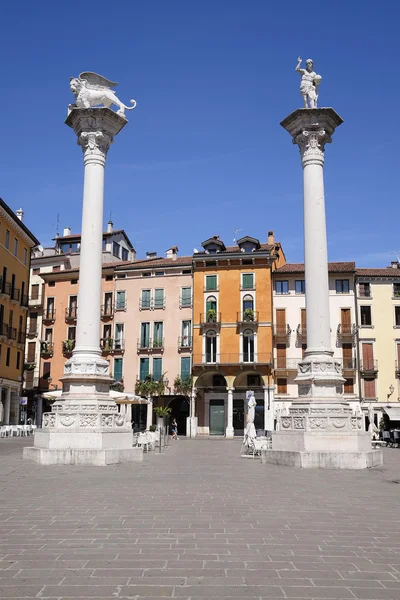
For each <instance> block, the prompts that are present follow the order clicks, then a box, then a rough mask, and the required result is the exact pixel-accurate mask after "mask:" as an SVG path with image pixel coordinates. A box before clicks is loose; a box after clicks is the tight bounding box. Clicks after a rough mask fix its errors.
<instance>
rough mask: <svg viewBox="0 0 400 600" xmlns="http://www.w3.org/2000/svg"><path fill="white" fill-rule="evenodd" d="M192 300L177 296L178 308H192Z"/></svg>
mask: <svg viewBox="0 0 400 600" xmlns="http://www.w3.org/2000/svg"><path fill="white" fill-rule="evenodd" d="M192 306H193V300H192V298H191V297H190V298H186V297H185V298H184V297H183V296H179V308H192Z"/></svg>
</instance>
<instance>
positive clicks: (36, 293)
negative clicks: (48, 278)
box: [31, 283, 39, 300]
mask: <svg viewBox="0 0 400 600" xmlns="http://www.w3.org/2000/svg"><path fill="white" fill-rule="evenodd" d="M38 299H39V285H37V284H36V283H35V284H33V285H32V287H31V300H38Z"/></svg>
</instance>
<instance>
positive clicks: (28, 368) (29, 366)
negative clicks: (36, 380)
mask: <svg viewBox="0 0 400 600" xmlns="http://www.w3.org/2000/svg"><path fill="white" fill-rule="evenodd" d="M35 367H36V365H35V363H25V364H24V371H34V370H35Z"/></svg>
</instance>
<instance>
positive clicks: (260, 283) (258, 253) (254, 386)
mask: <svg viewBox="0 0 400 600" xmlns="http://www.w3.org/2000/svg"><path fill="white" fill-rule="evenodd" d="M202 246H203V251H202V252H197V253H195V254H194V255H193V278H194V281H193V291H194V307H193V368H192V372H193V386H194V388H195V393H196V417H197V432H198V434H199V435H225V436H226V437H228V438H231V437H233V436H234V435H243V431H244V427H245V425H244V423H245V411H246V399H245V397H246V390H253V391H254V392H255V398H256V401H257V409H256V420H255V426H256V429H262V430H265V429H269V430H271V429H273V390H274V382H273V376H272V372H273V358H272V348H273V345H272V284H271V281H272V278H271V272H272V271H273V270H274V269H275V268H277V267H279V266H282V265H284V264H285V256H284V254H283V251H282V248H281V246H280V244H279V243H276V242H275V241H274V235H273V232H272V231H270V232H269V234H268V243H266V244H261V243H260V242H259V240H257V239H255V238H252V237H247V236H246V237H243V238H241V239H240V240H238V241H237V245H235V246H230V247H226V246H225V245H224V243H223V241H222V240H220V239H219V237H218V236H214V237H212V238H210V239H208V240H206V241H205V242H203V244H202Z"/></svg>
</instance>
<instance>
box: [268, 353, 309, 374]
mask: <svg viewBox="0 0 400 600" xmlns="http://www.w3.org/2000/svg"><path fill="white" fill-rule="evenodd" d="M301 360H302V359H301V358H286V356H282V357H281V356H278V357H276V358H275V362H274V367H275V371H278V372H281V371H285V372H289V371H293V372H295V373H297V370H298V367H299V362H300V361H301Z"/></svg>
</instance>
